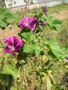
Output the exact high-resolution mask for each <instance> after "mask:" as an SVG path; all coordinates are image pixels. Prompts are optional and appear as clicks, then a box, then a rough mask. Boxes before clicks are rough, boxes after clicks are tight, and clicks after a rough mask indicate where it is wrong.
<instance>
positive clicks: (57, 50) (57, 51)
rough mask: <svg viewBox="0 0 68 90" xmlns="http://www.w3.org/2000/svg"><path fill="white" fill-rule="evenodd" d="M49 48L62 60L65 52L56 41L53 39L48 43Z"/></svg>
mask: <svg viewBox="0 0 68 90" xmlns="http://www.w3.org/2000/svg"><path fill="white" fill-rule="evenodd" d="M48 48H49V50H50V51H51V52H52V53H53V54H54V55H55V56H56V57H57V58H60V57H61V56H62V55H63V51H62V50H61V48H60V46H59V44H58V42H57V41H56V39H52V40H50V41H49V42H48Z"/></svg>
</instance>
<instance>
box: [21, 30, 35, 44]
mask: <svg viewBox="0 0 68 90" xmlns="http://www.w3.org/2000/svg"><path fill="white" fill-rule="evenodd" d="M21 35H22V36H23V38H25V39H26V40H27V42H31V41H33V40H34V39H35V35H34V34H33V33H32V32H27V33H22V34H21Z"/></svg>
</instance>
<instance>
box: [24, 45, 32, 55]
mask: <svg viewBox="0 0 68 90" xmlns="http://www.w3.org/2000/svg"><path fill="white" fill-rule="evenodd" d="M23 50H24V52H25V53H31V52H32V51H33V46H32V45H30V44H24V48H23Z"/></svg>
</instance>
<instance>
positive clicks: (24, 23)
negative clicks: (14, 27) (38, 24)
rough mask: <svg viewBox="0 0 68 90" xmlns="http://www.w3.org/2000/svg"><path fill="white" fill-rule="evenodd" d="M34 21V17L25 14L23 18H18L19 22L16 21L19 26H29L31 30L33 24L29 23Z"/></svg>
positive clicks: (33, 26) (33, 27)
mask: <svg viewBox="0 0 68 90" xmlns="http://www.w3.org/2000/svg"><path fill="white" fill-rule="evenodd" d="M33 21H34V18H27V17H26V16H24V18H22V19H21V20H20V22H19V23H18V25H19V26H20V28H22V29H23V28H29V29H31V30H34V29H35V24H33V25H31V23H32V22H33Z"/></svg>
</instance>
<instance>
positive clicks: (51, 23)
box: [46, 16, 61, 30]
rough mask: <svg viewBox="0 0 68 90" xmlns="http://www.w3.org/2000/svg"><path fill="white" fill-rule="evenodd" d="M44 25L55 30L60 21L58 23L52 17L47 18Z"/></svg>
mask: <svg viewBox="0 0 68 90" xmlns="http://www.w3.org/2000/svg"><path fill="white" fill-rule="evenodd" d="M46 23H47V25H48V26H49V27H50V28H51V29H52V30H57V29H56V26H57V25H59V24H61V21H59V20H58V19H56V18H55V17H53V16H48V18H47V20H46Z"/></svg>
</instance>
